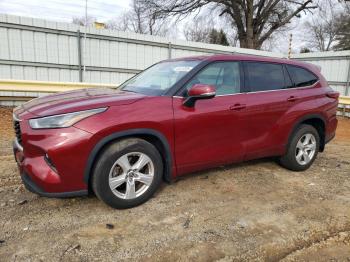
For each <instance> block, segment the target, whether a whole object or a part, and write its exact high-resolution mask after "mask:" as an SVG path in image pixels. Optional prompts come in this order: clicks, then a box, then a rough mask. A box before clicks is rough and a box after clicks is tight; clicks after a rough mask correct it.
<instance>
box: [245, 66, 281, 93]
mask: <svg viewBox="0 0 350 262" xmlns="http://www.w3.org/2000/svg"><path fill="white" fill-rule="evenodd" d="M245 69H246V75H247V76H246V85H247V88H248V90H250V92H259V91H268V90H279V89H284V88H286V87H287V84H286V83H285V74H284V70H283V66H282V65H280V64H272V63H262V62H261V63H260V62H246V63H245Z"/></svg>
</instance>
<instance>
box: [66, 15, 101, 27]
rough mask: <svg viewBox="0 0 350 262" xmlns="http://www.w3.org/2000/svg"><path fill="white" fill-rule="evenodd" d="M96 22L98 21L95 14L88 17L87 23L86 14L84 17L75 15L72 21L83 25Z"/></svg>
mask: <svg viewBox="0 0 350 262" xmlns="http://www.w3.org/2000/svg"><path fill="white" fill-rule="evenodd" d="M94 22H96V18H95V17H93V16H88V17H87V19H86V23H85V16H82V17H73V19H72V23H73V24H75V25H81V26H85V25H87V26H91V25H93V24H94Z"/></svg>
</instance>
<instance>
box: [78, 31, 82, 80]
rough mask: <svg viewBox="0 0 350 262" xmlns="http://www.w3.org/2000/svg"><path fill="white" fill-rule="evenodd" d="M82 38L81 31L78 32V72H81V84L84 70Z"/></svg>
mask: <svg viewBox="0 0 350 262" xmlns="http://www.w3.org/2000/svg"><path fill="white" fill-rule="evenodd" d="M80 39H81V37H80V30H78V31H77V43H78V70H79V82H83V70H82V66H81V61H82V60H81V40H80Z"/></svg>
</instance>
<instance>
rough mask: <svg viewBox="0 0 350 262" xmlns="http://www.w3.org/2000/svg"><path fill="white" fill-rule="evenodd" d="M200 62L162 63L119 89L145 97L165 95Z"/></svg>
mask: <svg viewBox="0 0 350 262" xmlns="http://www.w3.org/2000/svg"><path fill="white" fill-rule="evenodd" d="M200 62H201V61H200V60H183V61H167V62H161V63H158V64H155V65H154V66H152V67H150V68H148V69H146V70H145V71H143V72H141V73H140V74H138V75H136V76H135V77H133V78H131V79H130V80H128V81H126V82H125V83H124V84H122V85H121V86H120V87H119V89H121V90H124V91H131V92H136V93H141V94H145V95H156V96H157V95H163V94H165V93H166V92H167V91H168V90H169V89H170V88H171V87H172V86H173V85H174V84H175V83H176V82H178V81H179V80H180V79H181V78H183V77H184V76H185V75H186V74H187V73H188V72H190V71H191V70H192V69H193V68H194V67H195V66H197V65H198V64H199V63H200Z"/></svg>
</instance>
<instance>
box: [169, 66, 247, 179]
mask: <svg viewBox="0 0 350 262" xmlns="http://www.w3.org/2000/svg"><path fill="white" fill-rule="evenodd" d="M241 79H242V78H241V65H240V62H238V61H232V62H231V61H227V62H215V63H211V64H209V65H207V66H206V67H205V68H204V69H202V70H201V71H200V72H199V73H198V74H197V75H196V76H194V77H193V78H192V79H191V80H190V81H189V82H188V83H187V84H186V86H185V88H186V89H187V90H188V89H189V88H191V87H192V86H193V85H194V84H199V83H200V84H208V85H212V86H215V88H216V96H215V97H214V98H211V99H207V100H197V101H196V102H195V105H194V107H187V106H185V105H183V102H184V97H174V98H173V109H174V119H175V156H176V165H177V172H178V174H179V175H181V174H184V173H188V172H193V171H196V170H200V169H204V168H208V167H212V166H217V165H221V164H227V163H232V162H236V161H241V160H242V159H243V156H244V148H243V141H242V138H243V133H244V123H245V121H244V119H243V117H242V112H244V110H245V104H246V101H245V99H246V95H245V94H244V93H241V83H242V82H243V81H242V80H241Z"/></svg>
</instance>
